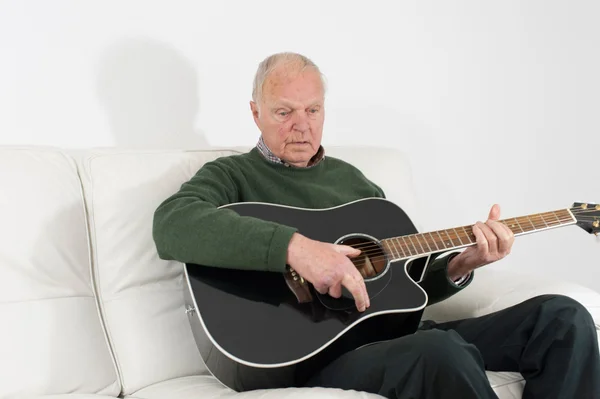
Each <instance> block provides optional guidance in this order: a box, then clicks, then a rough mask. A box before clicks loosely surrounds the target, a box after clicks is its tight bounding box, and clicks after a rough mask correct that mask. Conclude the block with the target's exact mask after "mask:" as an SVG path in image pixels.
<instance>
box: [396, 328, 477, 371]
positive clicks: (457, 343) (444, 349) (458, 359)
mask: <svg viewBox="0 0 600 399" xmlns="http://www.w3.org/2000/svg"><path fill="white" fill-rule="evenodd" d="M395 349H396V351H397V352H400V353H395V354H394V355H395V356H396V355H397V356H398V357H400V358H401V357H402V356H403V355H406V352H407V351H409V352H410V353H411V354H412V355H413V356H415V357H416V358H418V359H419V360H421V361H423V362H425V363H426V364H427V365H430V366H436V367H437V368H447V369H448V370H449V371H452V370H453V369H455V367H458V366H460V367H465V365H466V364H478V366H481V367H483V360H482V358H481V354H480V353H479V351H478V350H477V348H475V346H474V345H472V344H469V343H467V342H465V341H464V340H463V339H462V337H461V336H460V335H458V333H457V332H456V331H453V330H450V331H441V330H435V329H433V330H426V331H418V332H417V333H415V334H413V335H412V336H410V339H409V340H406V341H405V342H403V343H401V344H399V345H398V346H397V347H396V348H395ZM473 361H475V363H473ZM460 367H459V368H458V369H460Z"/></svg>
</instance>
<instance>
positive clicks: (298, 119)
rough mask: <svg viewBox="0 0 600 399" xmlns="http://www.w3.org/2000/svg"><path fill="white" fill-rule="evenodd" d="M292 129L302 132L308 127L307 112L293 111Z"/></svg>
mask: <svg viewBox="0 0 600 399" xmlns="http://www.w3.org/2000/svg"><path fill="white" fill-rule="evenodd" d="M293 128H294V130H298V131H299V132H304V131H306V130H308V129H309V125H308V113H307V112H306V111H298V112H294V125H293Z"/></svg>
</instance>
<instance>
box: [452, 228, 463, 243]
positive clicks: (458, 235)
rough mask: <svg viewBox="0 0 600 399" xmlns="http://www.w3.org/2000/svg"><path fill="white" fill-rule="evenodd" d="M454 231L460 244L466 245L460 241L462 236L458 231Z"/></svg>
mask: <svg viewBox="0 0 600 399" xmlns="http://www.w3.org/2000/svg"><path fill="white" fill-rule="evenodd" d="M452 230H454V232H455V233H456V236H457V237H458V241H459V242H460V245H464V244H463V242H462V240H461V239H460V234H458V231H456V229H452Z"/></svg>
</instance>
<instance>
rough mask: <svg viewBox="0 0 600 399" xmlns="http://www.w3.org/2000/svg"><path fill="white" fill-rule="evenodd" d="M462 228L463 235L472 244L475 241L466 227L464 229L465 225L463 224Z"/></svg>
mask: <svg viewBox="0 0 600 399" xmlns="http://www.w3.org/2000/svg"><path fill="white" fill-rule="evenodd" d="M462 229H463V231H464V232H465V235H466V236H467V238H468V239H469V243H471V244H473V243H474V242H475V241H473V239H472V238H471V235H470V234H469V233H468V232H467V229H465V226H463V227H462Z"/></svg>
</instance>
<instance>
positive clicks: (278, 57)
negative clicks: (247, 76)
mask: <svg viewBox="0 0 600 399" xmlns="http://www.w3.org/2000/svg"><path fill="white" fill-rule="evenodd" d="M281 64H295V65H297V71H299V72H302V71H303V70H305V69H306V68H314V69H315V70H316V71H317V72H318V73H319V76H320V77H321V83H322V84H323V91H325V77H324V76H323V74H322V73H321V70H320V69H319V67H318V66H317V65H316V64H315V63H314V62H313V61H312V60H311V59H310V58H308V57H306V56H304V55H302V54H298V53H292V52H283V53H276V54H272V55H270V56H268V57H267V58H265V59H264V60H263V61H262V62H261V63H260V64H258V69H257V70H256V74H255V75H254V82H253V84H252V100H253V101H254V102H255V103H256V104H257V105H258V104H259V101H260V99H261V98H262V94H263V93H262V91H263V86H264V84H265V80H266V79H267V77H268V76H269V74H270V73H271V72H273V70H274V69H275V68H276V67H278V66H279V65H281Z"/></svg>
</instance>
